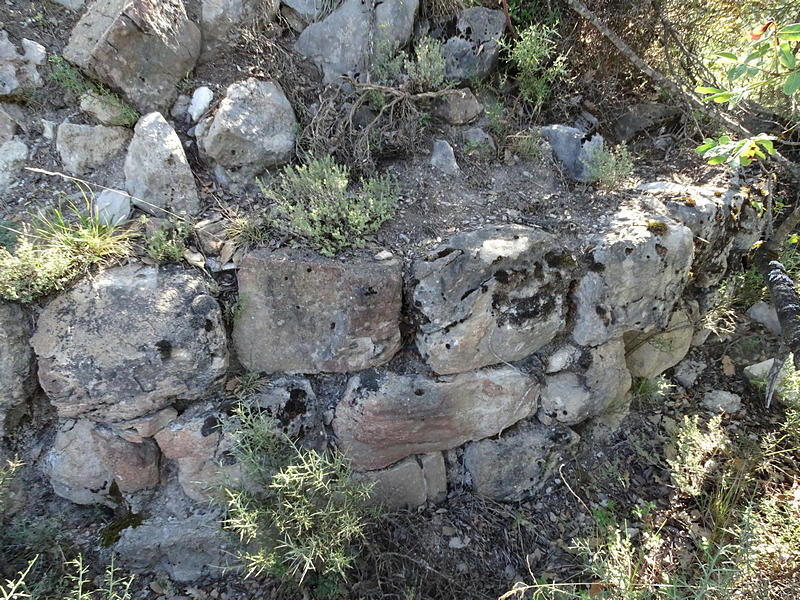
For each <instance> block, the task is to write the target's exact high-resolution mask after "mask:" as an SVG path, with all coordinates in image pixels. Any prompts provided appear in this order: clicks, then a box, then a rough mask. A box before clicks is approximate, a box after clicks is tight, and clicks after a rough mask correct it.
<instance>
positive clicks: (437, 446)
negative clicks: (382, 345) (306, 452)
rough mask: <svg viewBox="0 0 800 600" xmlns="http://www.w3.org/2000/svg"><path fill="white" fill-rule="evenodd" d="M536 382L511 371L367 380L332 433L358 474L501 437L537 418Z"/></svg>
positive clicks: (368, 376) (356, 380) (350, 391)
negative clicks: (507, 430) (521, 422)
mask: <svg viewBox="0 0 800 600" xmlns="http://www.w3.org/2000/svg"><path fill="white" fill-rule="evenodd" d="M538 397H539V388H538V384H537V383H536V381H535V380H534V379H531V378H530V377H528V376H527V375H524V374H523V373H520V372H519V371H517V370H515V369H512V368H509V367H504V368H502V369H485V370H481V371H473V372H470V373H463V374H461V375H455V376H452V377H442V378H440V379H438V380H432V379H429V378H427V377H424V376H421V375H410V376H409V375H394V374H390V373H386V374H377V373H374V372H367V373H363V374H361V375H356V376H355V377H353V378H351V379H350V381H349V382H348V384H347V389H346V390H345V394H344V396H343V398H342V400H341V401H340V402H339V405H338V406H337V408H336V417H335V418H334V420H333V429H334V432H335V434H336V436H337V438H338V440H339V445H340V447H341V448H342V449H343V450H344V451H345V452H346V453H347V454H348V455H349V456H350V458H351V459H352V461H353V467H354V468H355V469H366V470H371V469H380V468H383V467H386V466H387V465H390V464H392V463H394V462H396V461H398V460H400V459H401V458H405V457H406V456H410V455H412V454H420V453H426V452H434V451H437V450H446V449H449V448H455V447H456V446H459V445H461V444H463V443H464V442H467V441H470V440H480V439H483V438H486V437H489V436H492V435H496V434H497V433H499V432H500V431H502V430H503V429H505V428H507V427H509V426H511V425H513V424H514V423H516V422H517V421H519V420H520V419H524V418H525V417H527V416H528V415H530V414H531V413H533V412H534V411H535V410H536V408H537V406H538Z"/></svg>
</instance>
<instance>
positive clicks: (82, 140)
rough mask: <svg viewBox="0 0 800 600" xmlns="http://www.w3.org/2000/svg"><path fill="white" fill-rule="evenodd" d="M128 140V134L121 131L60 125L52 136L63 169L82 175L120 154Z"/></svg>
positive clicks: (115, 128)
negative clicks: (54, 136) (54, 138)
mask: <svg viewBox="0 0 800 600" xmlns="http://www.w3.org/2000/svg"><path fill="white" fill-rule="evenodd" d="M130 139H131V131H130V129H125V128H124V127H106V126H104V125H94V126H92V125H78V124H75V123H62V124H61V125H59V126H58V132H57V133H56V149H57V150H58V154H59V155H60V156H61V163H62V164H63V165H64V169H66V170H67V171H68V172H69V173H72V174H73V175H84V174H86V173H89V172H90V171H91V170H93V169H96V168H97V167H99V166H101V165H103V164H104V163H106V162H107V161H108V160H110V159H111V158H112V157H113V156H114V155H116V154H118V153H120V152H121V151H122V150H123V149H125V148H126V147H127V145H128V142H129V141H130Z"/></svg>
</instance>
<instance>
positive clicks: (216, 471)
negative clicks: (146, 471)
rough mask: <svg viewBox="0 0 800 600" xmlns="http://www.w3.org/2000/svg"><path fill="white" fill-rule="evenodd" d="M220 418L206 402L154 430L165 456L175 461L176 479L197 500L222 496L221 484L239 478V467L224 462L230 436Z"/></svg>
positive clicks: (218, 498)
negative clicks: (226, 433) (224, 429)
mask: <svg viewBox="0 0 800 600" xmlns="http://www.w3.org/2000/svg"><path fill="white" fill-rule="evenodd" d="M222 418H223V416H222V415H220V414H219V412H218V411H216V410H214V409H213V408H212V407H211V406H209V405H200V406H193V407H192V408H190V409H189V410H188V411H186V412H185V413H184V414H182V415H181V416H180V417H178V418H177V419H175V420H173V421H171V422H170V423H169V424H168V425H167V426H166V427H164V428H163V429H161V430H160V431H158V432H157V433H156V434H155V439H156V442H157V443H158V447H159V448H160V449H161V452H162V453H163V454H164V457H165V458H168V459H172V460H175V461H177V463H178V482H179V483H180V485H181V488H183V491H184V492H185V493H186V495H187V496H189V498H191V499H192V500H194V501H195V502H199V503H206V502H210V501H212V500H214V499H217V500H224V494H223V493H222V489H221V486H222V485H223V484H231V483H232V482H233V483H235V482H237V481H238V480H239V479H240V473H241V470H240V467H239V465H236V464H227V465H226V464H224V463H225V462H227V461H226V460H225V458H226V455H225V451H226V450H228V449H229V448H230V443H231V440H230V439H229V437H228V436H224V435H223V432H222Z"/></svg>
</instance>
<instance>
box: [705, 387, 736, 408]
mask: <svg viewBox="0 0 800 600" xmlns="http://www.w3.org/2000/svg"><path fill="white" fill-rule="evenodd" d="M703 406H705V407H706V408H707V409H708V410H710V411H713V412H726V413H730V414H732V413H736V412H739V410H740V409H741V408H742V399H741V398H740V397H739V396H738V395H736V394H732V393H731V392H726V391H725V390H713V391H711V392H706V394H705V396H703Z"/></svg>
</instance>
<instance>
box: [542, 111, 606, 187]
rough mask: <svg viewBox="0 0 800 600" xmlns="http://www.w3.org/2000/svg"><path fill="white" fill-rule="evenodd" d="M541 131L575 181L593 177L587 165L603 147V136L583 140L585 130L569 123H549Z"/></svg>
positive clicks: (587, 180)
mask: <svg viewBox="0 0 800 600" xmlns="http://www.w3.org/2000/svg"><path fill="white" fill-rule="evenodd" d="M541 132H542V136H543V137H544V138H545V139H546V140H547V141H548V142H550V147H551V148H552V149H553V154H554V155H555V157H556V158H557V159H558V160H559V161H560V162H561V164H562V165H564V169H565V170H566V171H567V173H569V175H570V176H571V177H572V178H573V179H574V180H575V181H581V182H584V183H589V182H590V181H591V177H590V174H589V171H588V168H587V166H586V165H587V163H589V162H590V161H591V157H592V154H593V153H594V152H596V151H597V150H598V149H599V150H602V149H603V136H601V135H599V134H595V135H593V136H592V138H591V139H589V140H586V141H583V138H584V135H585V134H584V132H583V131H581V130H580V129H577V128H575V127H569V126H567V125H548V126H546V127H542V128H541Z"/></svg>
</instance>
